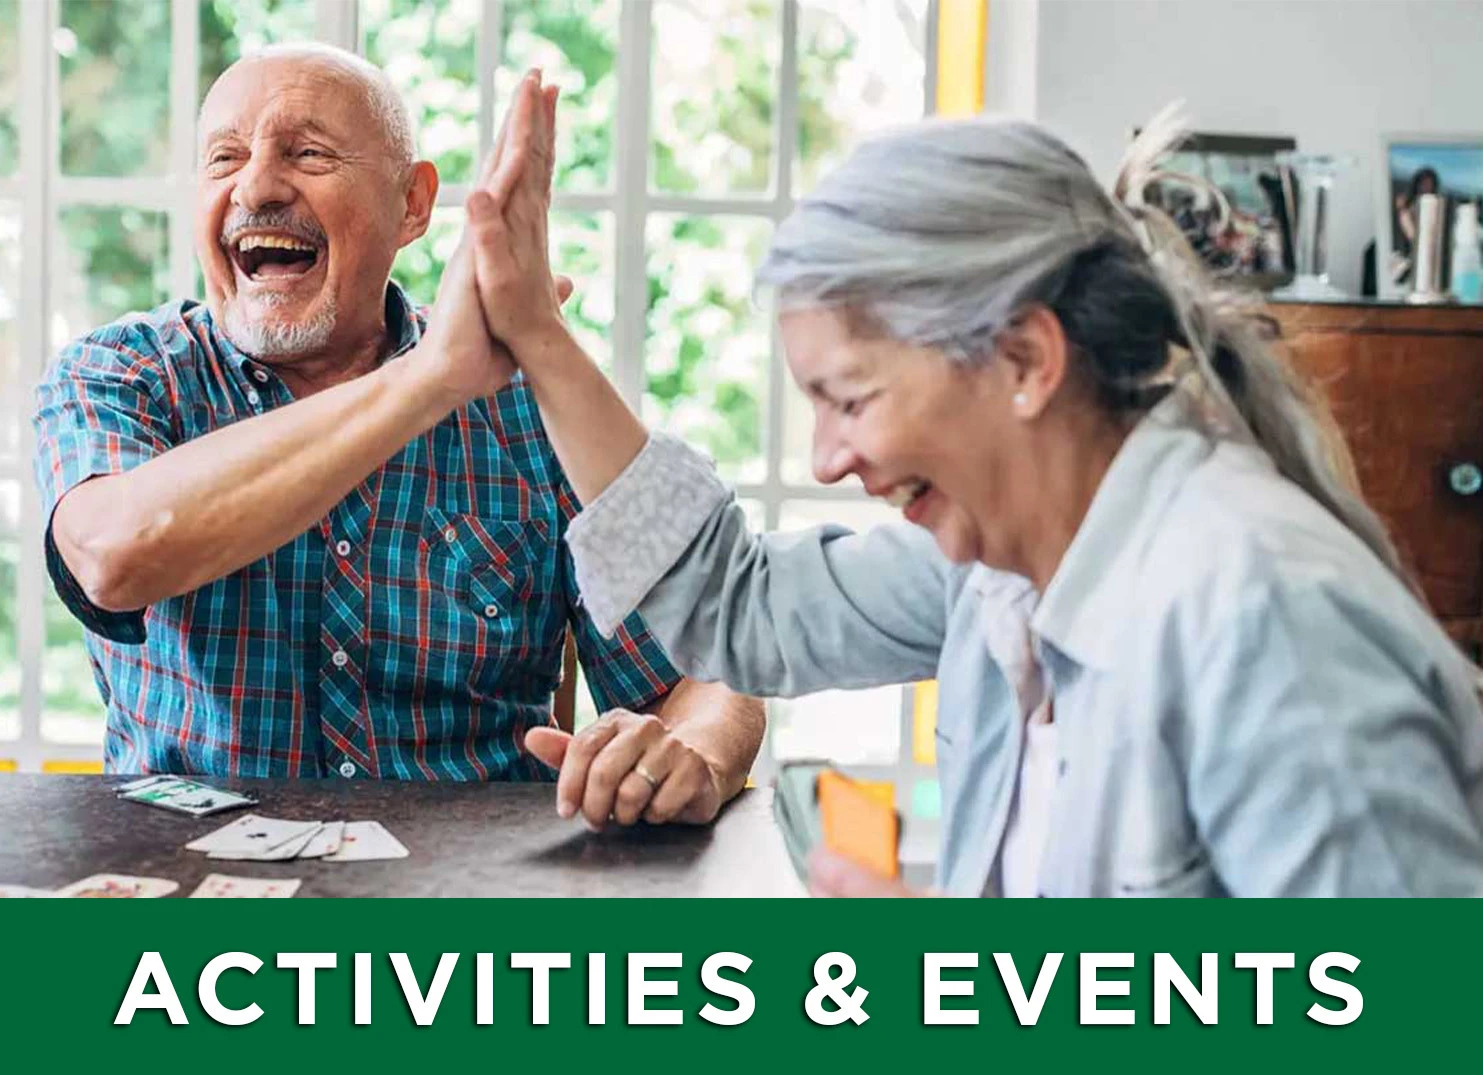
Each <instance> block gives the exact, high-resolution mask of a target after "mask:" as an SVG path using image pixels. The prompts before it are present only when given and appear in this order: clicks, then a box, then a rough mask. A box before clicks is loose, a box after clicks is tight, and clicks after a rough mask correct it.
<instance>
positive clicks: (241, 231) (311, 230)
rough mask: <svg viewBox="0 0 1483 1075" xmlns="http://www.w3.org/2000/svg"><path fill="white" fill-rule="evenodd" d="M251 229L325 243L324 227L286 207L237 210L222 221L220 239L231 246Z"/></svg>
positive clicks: (321, 244)
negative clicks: (257, 210)
mask: <svg viewBox="0 0 1483 1075" xmlns="http://www.w3.org/2000/svg"><path fill="white" fill-rule="evenodd" d="M252 231H276V232H280V233H282V234H284V235H289V236H292V237H293V238H295V239H302V240H303V241H304V242H306V243H312V244H313V245H315V246H324V245H325V234H324V229H323V228H321V227H320V226H319V223H318V222H317V221H315V220H313V219H305V218H302V217H299V216H296V215H295V214H294V213H292V212H290V211H289V210H287V209H265V210H262V211H260V212H248V211H246V210H238V211H235V212H233V213H232V214H231V215H230V216H228V217H227V219H226V220H225V221H223V222H222V226H221V241H222V243H223V244H224V245H226V246H231V245H232V244H233V243H235V242H236V241H237V240H238V239H239V238H240V237H241V236H243V235H245V234H246V233H248V232H252Z"/></svg>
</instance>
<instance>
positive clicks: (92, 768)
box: [41, 761, 103, 773]
mask: <svg viewBox="0 0 1483 1075" xmlns="http://www.w3.org/2000/svg"><path fill="white" fill-rule="evenodd" d="M41 771H42V772H43V773H101V772H102V771H103V763H102V762H101V761H44V762H42V763H41Z"/></svg>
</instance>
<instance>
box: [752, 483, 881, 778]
mask: <svg viewBox="0 0 1483 1075" xmlns="http://www.w3.org/2000/svg"><path fill="white" fill-rule="evenodd" d="M900 517H901V514H900V512H897V511H895V510H894V509H892V508H890V507H889V506H887V505H886V504H883V503H881V502H880V501H878V500H787V501H784V502H783V505H782V510H781V512H780V514H779V517H778V529H779V530H802V529H805V528H807V527H811V526H820V525H822V524H824V523H840V524H841V525H844V526H848V527H850V528H852V529H854V530H857V531H858V530H868V529H870V528H871V527H872V526H877V525H879V524H880V523H883V522H889V521H891V520H892V519H899V518H900ZM904 690H905V688H904V687H896V686H892V687H876V688H873V689H871V690H864V691H821V692H820V693H818V694H811V695H808V696H806V697H803V698H798V699H794V700H792V701H778V702H774V703H772V704H773V709H772V713H773V717H772V725H771V726H772V728H773V733H772V750H773V754H774V756H776V757H777V759H778V760H779V761H785V760H787V759H789V758H828V759H830V760H832V761H837V762H839V763H841V764H846V765H895V764H896V763H897V762H898V760H899V759H900V754H901V714H902V705H903V704H904V695H903V691H904Z"/></svg>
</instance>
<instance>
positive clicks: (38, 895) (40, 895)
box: [0, 885, 56, 900]
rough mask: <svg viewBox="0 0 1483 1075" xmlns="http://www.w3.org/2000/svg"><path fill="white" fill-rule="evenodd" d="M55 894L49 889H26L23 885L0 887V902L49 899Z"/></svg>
mask: <svg viewBox="0 0 1483 1075" xmlns="http://www.w3.org/2000/svg"><path fill="white" fill-rule="evenodd" d="M55 895H56V893H55V892H53V891H52V890H51V889H49V888H27V887H26V886H25V885H0V900H5V899H11V900H33V899H50V898H51V897H52V896H55Z"/></svg>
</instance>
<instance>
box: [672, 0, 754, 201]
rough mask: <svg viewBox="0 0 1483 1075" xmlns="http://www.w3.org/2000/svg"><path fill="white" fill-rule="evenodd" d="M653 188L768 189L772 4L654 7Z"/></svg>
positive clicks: (750, 0)
mask: <svg viewBox="0 0 1483 1075" xmlns="http://www.w3.org/2000/svg"><path fill="white" fill-rule="evenodd" d="M653 26H654V49H653V63H652V66H651V68H650V76H649V77H650V84H651V86H652V87H653V101H652V103H651V106H650V115H649V124H650V128H651V141H652V145H651V147H650V153H651V162H650V167H651V170H652V171H651V182H652V184H653V186H654V188H655V189H657V190H661V191H670V192H675V193H681V194H691V193H700V194H763V193H765V192H766V191H767V190H768V189H769V188H770V187H771V186H772V158H773V152H772V147H773V140H774V132H773V122H774V118H773V117H774V115H775V114H776V107H775V100H776V97H777V66H778V54H779V52H780V50H781V36H782V35H781V22H780V18H779V12H778V4H777V2H776V0H717V2H715V3H708V4H696V3H689V2H681V0H659V2H656V3H655V4H654V13H653Z"/></svg>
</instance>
